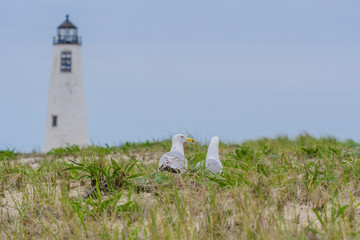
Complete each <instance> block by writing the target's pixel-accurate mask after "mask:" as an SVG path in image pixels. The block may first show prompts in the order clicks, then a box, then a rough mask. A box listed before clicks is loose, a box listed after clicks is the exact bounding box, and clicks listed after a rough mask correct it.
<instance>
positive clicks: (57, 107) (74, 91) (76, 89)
mask: <svg viewBox="0 0 360 240" xmlns="http://www.w3.org/2000/svg"><path fill="white" fill-rule="evenodd" d="M53 45H54V52H53V64H52V72H51V77H50V89H49V102H48V109H47V117H46V134H45V144H44V152H48V151H49V150H51V149H53V148H60V147H65V146H68V145H78V146H86V145H88V144H89V135H88V127H87V118H86V103H85V90H84V80H83V73H82V63H81V38H80V37H79V36H78V33H77V27H76V26H75V25H74V24H73V23H72V22H70V20H69V15H66V20H65V21H64V22H63V23H62V24H61V25H60V26H59V27H58V28H57V35H56V36H55V37H54V39H53Z"/></svg>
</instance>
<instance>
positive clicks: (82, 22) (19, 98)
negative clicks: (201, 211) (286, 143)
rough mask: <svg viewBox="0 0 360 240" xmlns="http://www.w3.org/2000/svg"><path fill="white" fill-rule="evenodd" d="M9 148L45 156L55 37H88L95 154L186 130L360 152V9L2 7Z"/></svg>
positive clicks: (240, 2)
mask: <svg viewBox="0 0 360 240" xmlns="http://www.w3.org/2000/svg"><path fill="white" fill-rule="evenodd" d="M0 9H1V10H2V11H1V12H2V14H1V15H0V24H1V31H0V46H1V52H2V54H1V56H2V57H1V58H0V72H1V76H2V77H1V79H0V89H1V90H2V91H1V94H0V102H1V115H0V116H1V117H0V148H7V147H10V148H16V149H18V150H20V151H31V150H32V149H42V147H43V142H44V136H45V120H46V119H45V118H46V107H47V98H48V88H49V80H50V71H51V65H52V62H51V61H52V37H53V36H54V35H55V33H56V27H57V26H58V25H59V24H61V23H62V22H63V21H64V19H65V15H66V14H69V15H70V20H71V21H72V22H73V23H74V24H75V25H77V26H78V28H79V35H80V36H82V38H83V46H82V54H83V55H82V56H83V71H84V80H85V90H86V102H87V112H88V124H89V133H90V138H91V141H92V142H93V143H94V144H105V143H108V144H111V145H115V144H120V143H123V142H125V141H144V140H152V139H163V138H167V137H169V136H170V135H172V134H174V133H178V132H185V131H188V132H190V133H192V134H194V135H195V136H196V137H198V138H199V139H203V140H204V139H209V138H210V137H211V136H213V135H218V136H220V138H221V139H222V140H224V141H235V142H240V141H243V140H246V139H254V138H258V137H263V136H266V137H273V136H276V135H279V134H286V135H289V136H296V135H297V134H300V133H302V132H304V131H306V132H309V133H310V134H313V135H315V136H326V135H332V136H335V137H338V138H340V139H346V138H352V139H354V140H356V141H360V127H359V123H360V112H359V106H360V97H359V95H360V94H359V92H360V90H359V89H360V81H359V80H360V31H358V25H359V23H360V15H359V14H358V13H359V12H360V2H359V1H355V0H353V1H351V0H349V1H340V0H339V1H335V0H332V1H329V0H326V1H325V0H318V1H313V0H303V1H287V0H286V1H285V0H273V1H266V0H257V1H250V0H236V1H235V0H227V1H219V0H216V1H215V0H206V1H205V0H198V1H194V0H182V1H165V0H162V1H159V0H153V1H115V0H114V1H106V2H105V1H102V2H100V1H89V0H88V1H81V0H78V1H69V0H63V1H45V0H42V1H37V0H34V1H25V0H22V1H20V0H12V1H5V0H4V1H1V2H0Z"/></svg>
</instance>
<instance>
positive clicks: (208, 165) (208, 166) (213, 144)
mask: <svg viewBox="0 0 360 240" xmlns="http://www.w3.org/2000/svg"><path fill="white" fill-rule="evenodd" d="M195 168H197V169H205V170H208V171H210V172H212V173H216V174H217V173H221V171H222V168H223V166H222V164H221V162H220V157H219V137H212V138H211V140H210V144H209V148H208V151H207V155H206V160H203V161H200V162H198V163H197V164H196V166H195Z"/></svg>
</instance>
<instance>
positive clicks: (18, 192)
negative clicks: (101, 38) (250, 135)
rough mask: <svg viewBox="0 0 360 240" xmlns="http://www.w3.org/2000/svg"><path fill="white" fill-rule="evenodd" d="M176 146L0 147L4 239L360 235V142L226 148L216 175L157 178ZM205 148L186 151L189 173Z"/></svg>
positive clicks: (281, 140) (300, 140)
mask: <svg viewBox="0 0 360 240" xmlns="http://www.w3.org/2000/svg"><path fill="white" fill-rule="evenodd" d="M170 146H171V141H170V140H166V141H161V142H145V143H126V144H124V145H123V146H121V147H112V146H105V147H99V146H91V147H88V148H83V149H80V148H79V147H77V146H69V147H67V148H63V149H55V150H53V151H51V152H50V153H48V154H21V153H16V152H14V151H12V150H3V151H0V179H1V182H0V184H1V185H0V199H1V206H0V239H207V240H208V239H359V238H360V230H359V229H360V228H359V227H360V226H359V225H360V215H359V214H360V208H359V205H360V203H359V202H360V192H359V191H360V145H359V144H358V143H356V142H354V141H351V140H349V141H345V142H341V141H338V140H336V139H335V138H332V137H327V138H319V139H317V138H313V137H311V136H309V135H307V134H304V135H300V136H298V137H297V138H295V139H289V138H287V137H278V138H275V139H268V138H263V139H258V140H253V141H246V142H244V143H242V144H241V145H237V144H223V143H221V144H220V158H221V160H222V163H223V166H224V171H223V173H222V174H220V175H212V174H208V173H206V172H188V173H186V174H183V175H178V174H172V173H167V172H157V163H158V159H159V158H160V156H161V155H162V154H163V153H165V152H166V151H168V150H169V149H170ZM206 150H207V146H205V145H200V144H191V145H190V144H187V145H185V155H186V157H187V159H188V160H189V167H190V168H192V167H194V166H195V164H196V163H197V162H198V161H200V160H203V159H204V158H205V155H206Z"/></svg>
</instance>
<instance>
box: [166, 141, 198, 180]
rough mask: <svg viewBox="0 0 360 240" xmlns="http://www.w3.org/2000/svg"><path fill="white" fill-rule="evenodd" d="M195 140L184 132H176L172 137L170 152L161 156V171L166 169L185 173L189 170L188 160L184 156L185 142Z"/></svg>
mask: <svg viewBox="0 0 360 240" xmlns="http://www.w3.org/2000/svg"><path fill="white" fill-rule="evenodd" d="M187 141H188V142H194V139H192V138H187V137H186V136H185V135H183V134H176V135H175V136H174V137H173V138H172V145H171V150H170V152H167V153H165V154H164V155H162V156H161V158H160V161H159V171H162V170H165V171H168V172H173V173H181V174H182V173H184V172H186V170H187V166H188V161H187V160H186V158H185V156H184V142H187Z"/></svg>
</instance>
